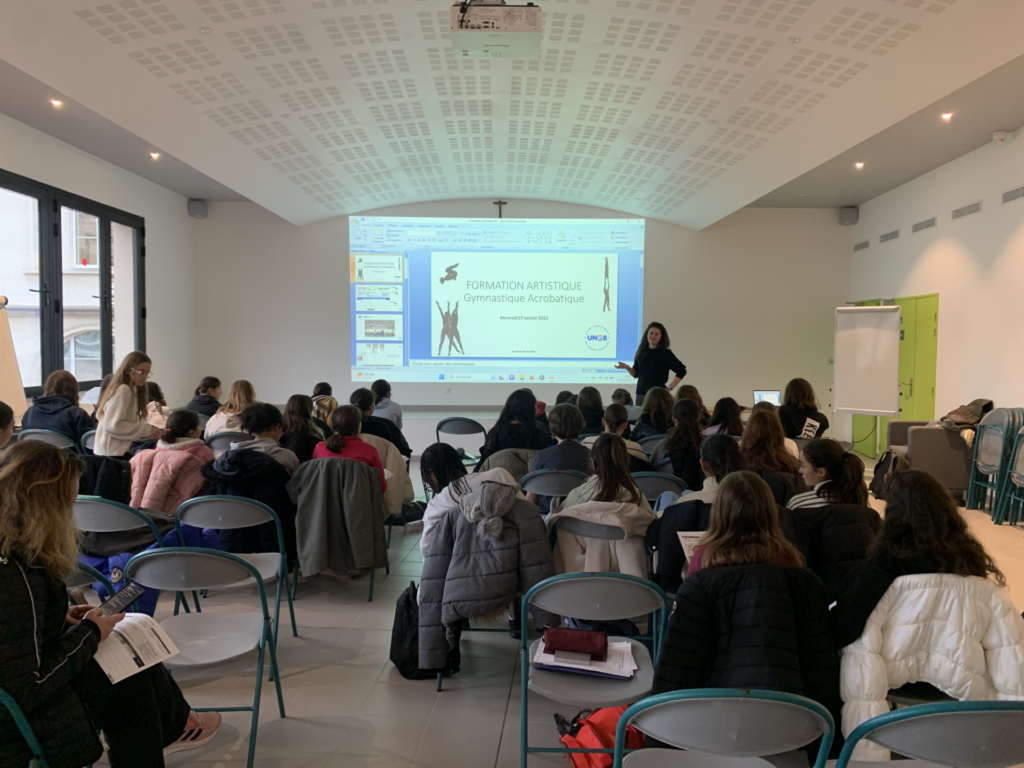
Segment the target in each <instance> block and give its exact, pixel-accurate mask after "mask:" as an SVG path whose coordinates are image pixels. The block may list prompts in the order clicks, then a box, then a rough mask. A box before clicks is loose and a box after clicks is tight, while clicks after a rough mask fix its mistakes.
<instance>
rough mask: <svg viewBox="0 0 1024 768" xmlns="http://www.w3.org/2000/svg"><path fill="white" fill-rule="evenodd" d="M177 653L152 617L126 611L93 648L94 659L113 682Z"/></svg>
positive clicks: (126, 677) (117, 681)
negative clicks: (96, 647)
mask: <svg viewBox="0 0 1024 768" xmlns="http://www.w3.org/2000/svg"><path fill="white" fill-rule="evenodd" d="M177 654H178V647H177V646H176V645H175V644H174V642H173V641H172V640H171V638H170V637H169V636H168V634H167V633H166V632H165V631H164V628H163V627H161V626H160V625H159V624H158V623H157V621H156V619H154V618H153V617H152V616H147V615H146V614H144V613H128V614H125V617H124V618H123V619H122V620H121V621H119V622H118V623H117V624H116V625H115V626H114V631H113V632H111V633H110V637H108V638H107V639H106V640H104V641H103V642H101V643H100V645H99V648H98V649H97V650H96V656H95V659H96V663H97V664H99V665H100V668H101V669H102V670H103V671H104V672H105V673H106V675H107V679H108V680H110V682H111V683H114V684H117V683H119V682H121V681H122V680H126V679H128V678H129V677H131V676H132V675H137V674H138V673H139V672H141V671H142V670H144V669H149V668H150V667H152V666H154V665H156V664H159V663H160V662H162V661H166V660H167V659H169V658H171V657H172V656H176V655H177Z"/></svg>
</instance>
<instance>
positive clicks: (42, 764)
mask: <svg viewBox="0 0 1024 768" xmlns="http://www.w3.org/2000/svg"><path fill="white" fill-rule="evenodd" d="M0 704H2V705H3V706H4V709H6V710H7V712H8V713H9V714H10V716H11V719H12V720H14V725H15V726H16V727H17V728H18V731H19V732H20V733H21V737H22V738H23V739H24V740H25V743H26V744H27V745H28V750H29V752H31V753H32V759H31V760H29V762H28V765H29V768H50V764H49V763H48V762H46V756H45V755H44V754H43V748H42V747H41V746H40V744H39V739H37V738H36V735H35V733H33V732H32V726H31V725H29V723H28V720H27V719H26V718H25V713H24V712H22V711H21V707H19V706H18V702H16V701H15V700H14V698H13V697H12V696H11V694H9V693H8V692H7V691H5V690H4V689H3V688H0Z"/></svg>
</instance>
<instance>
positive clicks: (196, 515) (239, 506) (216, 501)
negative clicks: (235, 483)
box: [174, 496, 299, 647]
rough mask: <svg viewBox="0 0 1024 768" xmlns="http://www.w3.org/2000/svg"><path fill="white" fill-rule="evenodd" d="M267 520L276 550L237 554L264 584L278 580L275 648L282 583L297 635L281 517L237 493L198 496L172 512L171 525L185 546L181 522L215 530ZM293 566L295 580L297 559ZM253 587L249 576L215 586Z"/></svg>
mask: <svg viewBox="0 0 1024 768" xmlns="http://www.w3.org/2000/svg"><path fill="white" fill-rule="evenodd" d="M270 522H273V523H274V526H275V528H276V529H277V545H278V551H277V552H255V553H253V554H244V555H243V554H239V555H238V557H240V558H242V559H243V560H245V561H246V562H247V563H249V564H250V565H251V566H253V567H254V568H255V569H256V570H257V571H259V573H260V578H261V580H262V582H263V584H270V583H271V582H273V581H275V580H276V581H277V590H276V591H277V594H276V595H275V597H274V645H275V647H276V646H277V633H278V629H279V625H280V623H281V585H282V584H283V585H284V591H285V595H286V597H287V599H288V612H289V614H290V615H291V620H292V637H298V636H299V631H298V629H297V628H296V626H295V608H294V606H293V605H292V589H291V584H290V582H289V578H288V554H287V551H286V550H285V546H284V531H283V530H282V528H281V518H279V517H278V516H277V513H276V512H275V511H274V510H273V509H271V508H270V507H268V506H267V505H266V504H263V503H261V502H259V501H254V500H253V499H244V498H241V497H239V496H199V497H197V498H194V499H189V500H188V501H185V502H183V503H182V504H181V506H179V507H178V511H177V512H176V513H175V515H174V526H175V528H176V530H177V532H178V541H179V542H180V543H181V546H185V533H184V531H182V529H181V526H183V525H191V526H193V527H195V528H213V529H214V530H218V531H222V530H233V529H237V528H252V527H254V526H257V525H265V524H266V523H270ZM295 567H296V572H295V579H296V581H298V578H299V574H298V563H297V562H296V566H295ZM254 586H255V585H254V584H253V583H252V580H251V579H245V580H243V581H240V582H238V583H237V584H223V585H220V586H219V587H216V589H217V590H218V591H221V592H225V591H235V590H243V589H252V588H253V587H254Z"/></svg>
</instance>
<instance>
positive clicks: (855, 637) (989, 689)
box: [830, 470, 1024, 760]
mask: <svg viewBox="0 0 1024 768" xmlns="http://www.w3.org/2000/svg"><path fill="white" fill-rule="evenodd" d="M886 498H887V507H886V512H885V521H884V524H883V526H882V530H881V532H880V533H879V538H878V541H877V542H876V545H875V550H874V552H873V553H872V555H871V557H870V558H869V559H868V561H867V562H866V563H865V564H864V568H863V569H862V570H861V571H860V572H859V573H858V574H857V576H856V578H855V579H854V580H853V582H852V585H851V587H850V588H849V589H848V590H846V591H845V592H843V594H842V595H841V596H840V597H839V599H838V600H837V602H836V605H835V607H834V608H833V609H832V611H831V615H830V618H831V621H832V626H833V632H834V634H835V639H836V644H837V645H838V646H840V647H843V646H845V647H843V650H842V664H841V673H840V685H841V694H842V698H843V723H842V725H843V733H844V734H846V735H849V734H850V733H851V732H852V731H853V729H854V728H856V727H857V726H858V725H860V724H861V723H863V722H864V721H866V720H868V719H870V718H872V717H875V716H877V715H880V714H882V713H884V712H888V711H889V705H888V703H887V702H886V696H887V694H888V692H889V690H891V689H895V688H899V687H900V686H903V685H906V684H907V683H917V682H924V683H929V684H931V685H933V686H934V687H935V688H937V689H939V690H940V691H942V692H943V693H945V694H947V695H948V696H952V697H953V698H955V699H959V700H962V701H983V700H1018V699H1024V619H1022V618H1021V615H1020V611H1019V610H1018V609H1017V608H1015V607H1014V605H1013V603H1012V602H1011V601H1010V599H1009V596H1008V595H1007V594H1006V592H1005V591H1004V590H1002V589H1000V588H1001V587H1005V586H1006V579H1005V578H1004V576H1003V574H1002V572H1001V571H1000V570H999V568H998V566H996V564H995V561H994V560H993V559H992V557H991V556H990V555H989V554H988V553H987V552H986V551H985V549H984V547H982V545H981V542H979V541H978V540H977V539H976V538H975V537H974V536H973V535H972V534H971V533H970V531H968V529H967V523H966V521H965V520H964V518H963V517H962V516H961V515H960V512H959V510H958V509H957V507H956V505H955V503H954V502H953V500H952V499H951V498H950V496H949V493H948V492H947V491H946V490H945V489H944V488H943V487H942V485H941V484H940V483H939V482H938V481H937V480H936V479H935V478H934V477H932V476H931V475H929V474H928V473H926V472H921V471H916V470H910V471H907V472H900V473H898V474H896V475H894V476H893V478H892V480H891V481H890V483H889V486H888V488H887V491H886ZM853 757H854V759H855V760H885V759H887V757H888V751H887V750H885V749H884V748H881V747H879V746H877V745H874V744H871V743H870V742H862V743H861V744H860V745H858V747H857V750H856V751H855V752H854V755H853Z"/></svg>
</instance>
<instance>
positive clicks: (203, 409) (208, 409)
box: [185, 395, 220, 416]
mask: <svg viewBox="0 0 1024 768" xmlns="http://www.w3.org/2000/svg"><path fill="white" fill-rule="evenodd" d="M219 408H220V401H219V400H218V399H217V398H215V397H213V396H212V395H196V396H195V397H193V398H192V399H191V400H190V401H189V403H188V405H186V406H185V410H186V411H195V412H196V413H198V414H199V415H200V416H213V414H215V413H216V412H217V410H218V409H219Z"/></svg>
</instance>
